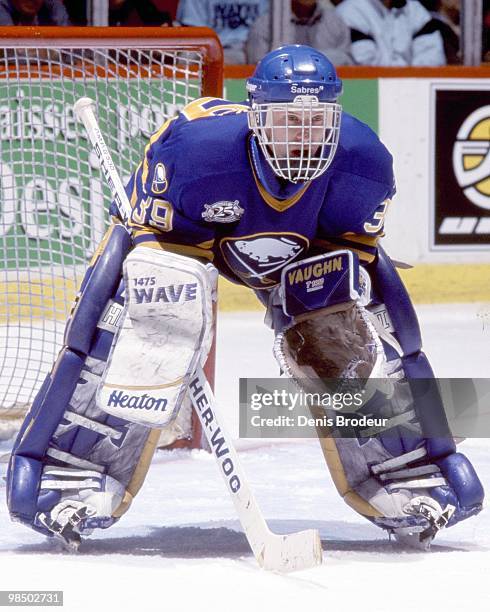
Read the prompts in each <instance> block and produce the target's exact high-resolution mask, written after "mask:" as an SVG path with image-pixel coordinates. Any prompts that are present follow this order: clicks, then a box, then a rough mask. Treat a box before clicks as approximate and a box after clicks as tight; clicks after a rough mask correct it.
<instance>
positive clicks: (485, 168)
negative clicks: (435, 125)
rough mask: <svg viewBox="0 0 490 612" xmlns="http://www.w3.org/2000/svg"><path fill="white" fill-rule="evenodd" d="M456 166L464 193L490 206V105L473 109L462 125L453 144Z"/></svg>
mask: <svg viewBox="0 0 490 612" xmlns="http://www.w3.org/2000/svg"><path fill="white" fill-rule="evenodd" d="M453 169H454V174H455V177H456V180H457V182H458V185H459V186H460V187H461V189H462V190H463V193H464V195H465V196H466V197H467V198H468V200H470V202H472V203H473V204H475V205H476V206H479V207H480V208H484V209H485V210H490V106H489V105H487V106H482V107H480V108H479V109H477V110H476V111H474V112H473V113H471V114H470V115H469V116H468V117H467V118H466V119H465V120H464V121H463V124H462V125H461V127H460V128H459V131H458V134H457V136H456V142H455V143H454V148H453Z"/></svg>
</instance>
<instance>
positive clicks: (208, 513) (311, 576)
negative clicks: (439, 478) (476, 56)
mask: <svg viewBox="0 0 490 612" xmlns="http://www.w3.org/2000/svg"><path fill="white" fill-rule="evenodd" d="M418 312H419V315H420V318H421V324H422V330H423V337H424V346H425V349H426V352H427V353H428V355H429V357H430V358H431V360H432V363H433V367H434V370H435V372H436V374H437V375H438V376H441V377H442V376H455V377H457V376H463V377H464V376H472V377H476V376H482V377H485V376H488V375H489V372H490V360H489V357H490V342H489V340H490V318H488V317H490V307H487V306H485V305H471V306H463V305H449V306H447V305H444V306H440V307H429V306H427V307H419V308H418ZM261 319H262V317H261V315H260V314H258V313H244V314H232V315H223V316H222V317H221V318H220V322H219V343H218V376H217V396H218V400H219V402H220V405H221V407H222V410H223V412H224V413H225V415H226V417H227V420H228V423H229V426H230V429H232V431H234V432H235V434H236V432H237V418H236V416H237V411H238V378H239V377H240V376H257V377H259V376H262V377H267V376H276V375H277V368H276V365H275V363H274V361H273V358H272V356H271V341H272V336H271V332H269V331H268V330H267V329H265V328H264V327H263V326H262V324H261ZM239 448H241V449H242V450H241V453H240V454H241V458H242V460H243V463H244V467H245V469H246V471H247V474H248V475H249V478H250V480H251V484H252V487H253V489H254V491H255V493H256V495H257V499H258V502H259V504H260V506H261V508H262V510H263V512H264V515H265V517H266V519H267V520H268V522H269V525H270V526H271V528H272V529H274V530H275V531H277V532H288V531H295V530H299V529H305V528H310V527H315V528H318V529H319V530H320V534H321V537H322V541H323V548H324V562H323V565H322V566H321V567H318V568H315V569H311V570H306V571H303V572H298V573H296V574H290V575H287V576H281V575H277V574H272V573H269V572H265V571H263V570H259V569H258V567H257V565H256V562H255V560H254V558H253V557H252V555H251V553H250V550H249V547H248V545H247V542H246V540H245V537H244V535H243V534H242V533H241V531H240V525H239V523H238V521H237V520H236V517H235V514H234V510H233V506H232V503H231V501H230V500H229V498H228V495H227V493H226V491H225V489H224V486H223V483H222V480H221V477H220V476H219V474H218V472H217V468H216V465H215V462H214V460H213V458H212V457H211V456H210V455H208V454H207V453H205V452H203V451H193V452H192V453H187V452H186V451H174V452H172V453H158V454H157V456H156V458H155V461H154V464H153V465H152V469H151V470H150V473H149V476H148V478H147V481H146V482H145V485H144V487H143V489H142V491H141V492H140V494H139V496H138V497H137V498H136V499H135V501H134V504H133V507H132V508H131V509H130V511H129V512H128V513H127V514H126V515H125V516H124V517H123V518H122V519H121V521H120V522H119V523H118V524H116V525H115V526H114V527H112V528H111V529H110V530H108V531H105V532H101V533H98V534H97V535H94V536H93V537H92V538H90V539H89V540H86V541H85V543H84V544H83V546H82V549H81V552H80V553H79V554H78V555H71V554H67V553H64V552H61V551H60V549H59V547H58V545H57V544H55V543H54V542H52V541H47V540H46V539H45V538H44V537H42V536H40V535H39V534H36V533H34V532H31V531H29V530H28V529H26V528H24V527H22V526H19V525H16V524H12V523H10V521H9V519H8V516H7V511H6V506H5V487H4V485H3V484H2V485H1V487H0V590H6V589H9V590H13V589H29V590H34V589H43V590H47V589H57V590H64V597H65V606H64V609H65V610H69V611H70V612H71V611H72V610H84V611H86V610H90V609H93V610H97V611H99V610H118V611H119V610H121V611H122V610H128V611H129V610H131V611H133V610H135V611H138V612H144V611H145V612H146V611H147V610H148V611H150V610H151V611H153V610H158V611H165V612H166V611H167V610H168V611H169V612H174V611H185V612H187V611H189V612H192V611H197V610H202V611H204V612H207V611H211V610H213V612H216V611H218V610H223V611H226V612H235V611H236V612H239V611H240V612H241V611H248V612H252V611H253V612H269V610H274V611H276V610H278V611H279V610H280V611H281V612H282V611H284V612H289V611H291V612H292V611H295V612H299V611H303V610H315V611H317V610H318V611H319V610H322V611H326V612H328V611H330V610H332V611H335V612H343V611H349V612H353V611H355V610H363V611H368V612H384V611H387V612H388V611H390V612H398V611H403V612H405V611H407V612H408V611H409V610H410V611H411V610H424V611H426V610H438V611H442V612H445V611H446V610H450V611H455V612H456V611H458V612H461V610H471V612H476V611H480V610H481V611H483V610H488V609H490V595H489V591H490V588H489V585H488V576H489V575H490V554H489V553H490V515H489V512H488V510H487V509H486V508H485V509H484V510H483V511H482V512H481V513H480V515H479V516H477V517H474V518H472V519H470V520H468V521H466V522H465V523H462V524H461V525H457V526H456V527H454V528H452V529H450V530H448V531H447V532H443V533H442V534H441V535H440V536H438V538H437V539H436V542H435V544H434V545H433V548H432V551H431V552H429V553H424V552H413V551H410V550H408V549H403V548H400V547H399V546H398V545H396V544H395V543H390V542H389V541H388V539H387V537H386V536H385V535H384V533H383V532H382V531H381V530H379V529H377V528H376V527H374V526H372V525H371V524H369V523H368V522H367V521H365V520H363V519H362V518H361V517H359V516H357V515H356V514H355V513H354V512H353V511H352V510H350V509H349V508H348V507H347V506H346V505H345V504H344V502H342V501H341V500H340V498H339V497H338V495H337V493H336V491H335V489H334V487H333V485H332V483H331V480H330V476H329V474H328V473H327V470H326V467H325V465H324V462H323V458H322V455H321V452H320V449H319V446H318V444H317V442H316V441H314V440H308V441H304V442H280V443H278V442H276V443H267V442H265V443H264V442H262V441H257V442H255V443H254V442H250V441H240V442H239ZM1 450H3V451H6V450H7V446H6V445H5V444H4V445H3V447H1ZM460 450H462V451H463V452H465V453H467V454H468V455H469V456H470V457H471V459H472V460H473V462H474V464H475V466H476V468H477V470H478V472H479V474H480V477H481V479H482V481H483V483H484V485H486V486H487V488H488V486H489V484H490V453H489V450H490V441H488V440H471V441H470V440H467V441H465V442H463V443H462V444H461V445H460ZM5 469H6V467H5V464H0V470H1V476H4V475H5Z"/></svg>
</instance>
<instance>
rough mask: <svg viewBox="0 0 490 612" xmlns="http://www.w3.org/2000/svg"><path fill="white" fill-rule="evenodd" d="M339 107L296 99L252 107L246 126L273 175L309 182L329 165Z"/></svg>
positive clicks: (335, 141)
mask: <svg viewBox="0 0 490 612" xmlns="http://www.w3.org/2000/svg"><path fill="white" fill-rule="evenodd" d="M341 113H342V107H341V106H340V104H336V103H335V102H319V101H318V99H317V98H316V97H315V96H297V97H296V98H295V99H294V101H293V102H273V103H271V102H268V103H265V104H256V103H254V104H252V108H251V109H250V110H249V111H248V125H249V127H250V129H251V130H253V132H254V134H255V135H256V136H257V139H258V142H259V145H260V148H261V150H262V153H263V154H264V156H265V158H266V160H267V161H268V163H269V165H270V166H271V168H272V170H273V171H274V172H275V174H276V175H277V176H279V177H281V178H284V179H286V180H288V181H291V182H293V183H297V182H299V181H311V180H312V179H315V178H317V177H318V176H320V175H321V174H322V173H323V172H325V170H326V169H327V168H328V167H329V165H330V164H331V163H332V161H333V158H334V156H335V152H336V150H337V144H338V141H339V135H340V118H341Z"/></svg>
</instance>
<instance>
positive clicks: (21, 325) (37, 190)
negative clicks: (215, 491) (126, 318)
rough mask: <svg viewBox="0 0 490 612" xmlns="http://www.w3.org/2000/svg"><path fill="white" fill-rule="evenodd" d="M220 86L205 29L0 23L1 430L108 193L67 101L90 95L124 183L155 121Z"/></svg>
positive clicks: (33, 382) (36, 373) (31, 373)
mask: <svg viewBox="0 0 490 612" xmlns="http://www.w3.org/2000/svg"><path fill="white" fill-rule="evenodd" d="M222 91H223V54H222V48H221V45H220V43H219V40H218V38H217V36H216V34H215V33H214V32H213V31H212V30H210V29H207V28H172V27H170V28H151V27H148V28H147V27H145V28H119V27H118V28H93V27H85V28H77V27H44V28H43V27H22V26H16V27H15V28H13V27H0V141H1V142H0V429H1V428H3V429H4V430H5V429H6V428H7V429H8V427H10V426H11V425H12V423H13V421H12V420H13V419H18V418H20V417H21V416H22V414H23V413H24V412H25V410H26V408H27V407H28V406H29V405H30V404H31V403H32V400H33V398H34V396H35V394H36V392H37V391H38V389H39V388H40V386H41V384H42V381H43V380H44V377H45V376H46V374H47V373H48V372H49V371H50V369H51V367H52V364H53V362H54V360H55V358H56V355H57V352H58V350H59V348H60V347H61V345H62V341H63V331H64V325H65V321H66V318H67V315H68V313H69V311H70V308H71V305H72V303H73V298H74V296H75V292H76V289H77V286H78V284H79V281H80V279H81V277H82V276H83V273H84V271H85V268H86V266H87V263H88V261H89V259H90V257H91V255H92V253H93V251H94V249H95V247H96V246H97V244H98V243H99V241H100V240H101V238H102V236H103V234H104V231H105V229H106V227H107V224H108V221H109V218H108V210H109V205H110V201H111V195H110V191H109V189H108V188H107V186H106V185H105V183H104V181H103V179H102V177H101V176H100V173H99V170H98V162H97V159H96V157H95V155H94V154H93V152H92V150H91V145H90V142H89V140H88V138H87V135H86V133H85V130H84V128H83V125H82V124H80V123H78V122H77V120H76V118H75V115H74V112H73V104H74V102H75V101H76V100H77V99H78V98H80V97H82V96H87V97H90V98H92V99H94V100H95V101H96V106H97V113H98V119H99V123H100V126H101V129H102V131H103V133H104V135H105V137H106V141H107V143H108V146H109V147H110V149H111V152H112V155H113V158H114V161H115V163H116V165H117V167H118V170H119V171H120V173H121V175H122V176H123V178H124V179H127V178H128V177H129V175H130V174H131V173H132V171H133V170H134V169H135V168H136V166H137V165H138V163H139V162H140V161H141V159H142V155H143V151H144V147H145V146H146V144H147V141H148V139H149V137H150V135H151V134H152V133H153V132H154V131H155V130H156V129H157V128H158V127H160V126H161V125H162V124H163V123H164V121H165V120H166V119H168V118H170V117H172V116H174V115H175V114H176V113H177V112H178V111H179V110H180V109H181V108H182V107H183V106H185V105H186V104H187V103H188V102H190V101H192V100H194V99H196V98H198V97H202V96H217V97H220V96H222ZM213 365H214V364H213V363H211V365H210V369H209V368H208V375H209V377H210V378H213V371H212V370H213ZM179 427H180V426H179ZM181 429H182V428H181ZM183 429H185V428H183ZM179 435H180V434H179ZM183 436H184V438H188V437H189V433H188V432H186V433H185V434H183ZM197 438H200V436H199V435H197V434H196V432H195V431H194V433H193V437H192V440H191V442H190V443H191V445H193V446H198V445H199V443H200V440H198V439H197ZM186 443H187V442H186Z"/></svg>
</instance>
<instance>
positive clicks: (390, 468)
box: [269, 248, 484, 547]
mask: <svg viewBox="0 0 490 612" xmlns="http://www.w3.org/2000/svg"><path fill="white" fill-rule="evenodd" d="M369 278H371V281H372V288H371V287H370V281H369V279H366V271H365V270H364V271H362V268H360V266H359V263H358V260H357V257H356V256H355V255H353V254H352V253H350V254H349V255H347V254H346V252H341V251H338V252H333V253H329V254H325V255H321V256H317V257H313V258H310V259H308V260H303V261H301V262H298V263H295V264H290V265H289V266H287V267H286V269H285V270H284V272H283V275H282V282H281V288H280V290H279V291H276V293H275V295H271V307H270V308H269V313H270V319H271V320H273V321H274V322H275V329H276V333H277V335H276V343H275V349H274V352H275V355H276V358H277V360H278V362H279V364H280V366H281V369H282V371H283V372H285V373H286V374H287V375H289V376H290V377H292V378H294V379H295V380H296V382H297V384H298V385H299V386H300V387H301V388H302V389H305V390H306V391H308V392H312V391H315V392H318V391H319V390H321V391H323V392H325V391H327V392H329V391H330V392H331V390H332V388H334V389H337V390H340V391H342V390H344V392H345V391H352V390H353V389H354V390H355V389H358V388H362V389H363V392H364V393H365V394H366V395H365V401H364V402H363V404H362V406H361V407H360V408H359V409H358V410H356V413H355V414H354V415H353V416H354V417H366V419H365V420H364V421H363V420H362V419H358V420H357V421H353V420H351V421H350V422H356V423H361V425H360V426H357V427H350V428H346V427H343V428H341V429H339V428H335V427H333V428H329V429H324V428H320V430H319V434H320V435H319V437H320V442H321V446H322V449H323V452H324V456H325V458H326V461H327V464H328V467H329V469H330V472H331V475H332V477H333V480H334V482H335V485H336V487H337V490H338V491H339V493H340V494H341V496H342V497H343V498H344V500H345V501H346V502H347V503H348V504H349V505H350V506H351V507H352V508H353V509H354V510H356V511H357V512H359V513H360V514H362V515H363V516H365V517H366V518H368V519H369V520H370V521H372V522H373V523H375V524H376V525H378V526H380V527H382V528H384V529H386V530H387V531H388V532H390V533H393V534H395V535H396V536H397V538H398V539H403V540H404V541H405V542H406V543H408V544H410V545H416V546H422V547H427V546H428V545H429V544H430V542H431V541H432V539H433V537H434V536H435V534H436V533H437V532H438V531H439V530H440V529H442V528H443V527H448V526H451V525H454V524H455V523H457V522H458V521H461V520H463V519H466V518H468V517H470V516H472V515H474V514H477V513H478V512H479V511H480V510H481V508H482V502H483V497H484V492H483V487H482V485H481V483H480V480H479V479H478V476H477V474H476V472H475V470H474V468H473V466H472V465H471V463H470V461H469V460H468V459H467V458H466V457H465V456H464V455H463V454H461V453H458V452H456V447H455V443H454V440H453V438H452V435H451V432H450V430H449V427H448V423H447V420H446V416H445V413H444V406H443V404H442V400H441V396H440V393H439V390H438V386H437V381H436V380H435V379H434V375H433V372H432V369H431V367H430V365H429V362H428V360H427V357H426V356H425V355H424V353H423V352H422V350H421V346H422V343H421V334H420V329H419V325H418V321H417V317H416V314H415V310H414V308H413V306H412V304H411V302H410V299H409V297H408V294H407V292H406V289H405V287H404V286H403V283H402V281H401V279H400V277H399V275H398V273H397V271H396V269H395V267H394V265H393V263H392V262H391V260H390V259H389V257H388V256H387V255H386V253H385V252H384V251H383V250H382V249H381V248H379V251H378V255H377V257H376V259H375V260H374V262H373V263H372V264H371V265H370V266H369ZM381 322H383V323H384V324H383V325H382V324H381ZM322 379H323V380H322ZM325 379H337V382H336V383H335V384H334V385H333V387H332V380H330V382H328V381H326V380H325ZM358 379H361V380H360V381H359V380H358ZM365 379H368V380H365ZM356 380H357V382H356ZM342 381H343V382H342ZM356 385H357V386H356ZM310 409H311V411H312V413H313V415H314V416H319V414H324V413H325V412H326V411H325V410H324V409H323V408H322V407H321V406H312V407H310ZM343 412H344V414H345V412H347V413H348V414H349V413H352V408H348V409H345V410H344V411H343ZM329 416H332V414H331V413H329ZM333 416H334V417H335V415H333ZM351 416H352V415H351ZM367 418H370V419H374V420H372V421H370V423H373V422H375V425H374V426H366V425H364V426H363V425H362V423H368V422H369V421H367ZM376 418H378V419H379V420H378V421H376V420H375V419H376ZM334 422H335V423H337V420H336V419H334ZM342 422H345V420H344V421H342Z"/></svg>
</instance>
